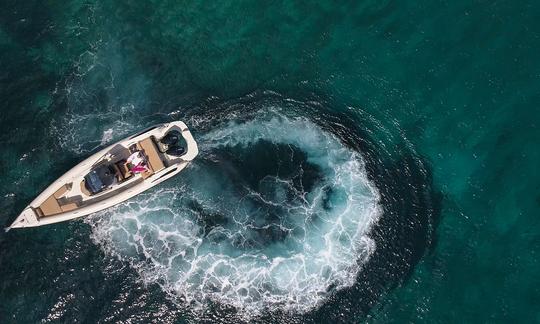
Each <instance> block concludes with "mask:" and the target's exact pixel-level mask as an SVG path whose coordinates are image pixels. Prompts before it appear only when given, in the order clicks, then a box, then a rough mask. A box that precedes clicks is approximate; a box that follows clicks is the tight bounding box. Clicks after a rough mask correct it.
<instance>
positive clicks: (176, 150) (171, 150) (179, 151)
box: [166, 146, 186, 156]
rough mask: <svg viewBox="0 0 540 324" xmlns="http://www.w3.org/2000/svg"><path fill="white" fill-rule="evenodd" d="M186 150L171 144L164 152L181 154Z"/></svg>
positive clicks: (175, 154) (173, 154)
mask: <svg viewBox="0 0 540 324" xmlns="http://www.w3.org/2000/svg"><path fill="white" fill-rule="evenodd" d="M185 152H186V149H185V148H183V147H182V146H171V147H169V148H168V149H167V151H166V153H167V154H169V155H172V156H181V155H183V154H184V153H185Z"/></svg>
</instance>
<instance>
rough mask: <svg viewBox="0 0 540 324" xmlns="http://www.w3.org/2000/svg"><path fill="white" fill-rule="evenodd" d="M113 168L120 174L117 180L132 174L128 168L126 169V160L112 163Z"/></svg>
mask: <svg viewBox="0 0 540 324" xmlns="http://www.w3.org/2000/svg"><path fill="white" fill-rule="evenodd" d="M114 169H115V170H116V173H117V174H118V175H119V176H120V177H119V179H118V180H119V181H122V180H125V179H128V178H130V177H131V176H132V175H133V173H131V171H129V169H128V167H127V165H126V160H122V161H119V162H116V163H115V164H114Z"/></svg>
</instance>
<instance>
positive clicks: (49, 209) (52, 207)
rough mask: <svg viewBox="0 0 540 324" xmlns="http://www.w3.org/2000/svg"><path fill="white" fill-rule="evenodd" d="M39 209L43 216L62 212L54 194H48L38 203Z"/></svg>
mask: <svg viewBox="0 0 540 324" xmlns="http://www.w3.org/2000/svg"><path fill="white" fill-rule="evenodd" d="M39 209H41V212H42V213H43V216H50V215H54V214H59V213H61V212H62V208H60V204H59V203H58V201H57V200H56V198H55V197H54V195H52V196H50V197H49V198H47V200H45V201H44V202H43V203H42V204H41V205H39Z"/></svg>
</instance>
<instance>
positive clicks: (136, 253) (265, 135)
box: [86, 116, 381, 317]
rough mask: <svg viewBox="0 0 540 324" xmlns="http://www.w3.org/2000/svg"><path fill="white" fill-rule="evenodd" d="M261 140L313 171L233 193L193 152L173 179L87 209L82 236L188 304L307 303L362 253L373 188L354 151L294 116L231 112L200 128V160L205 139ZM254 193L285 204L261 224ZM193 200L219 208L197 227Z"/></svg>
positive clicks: (349, 272) (297, 306)
mask: <svg viewBox="0 0 540 324" xmlns="http://www.w3.org/2000/svg"><path fill="white" fill-rule="evenodd" d="M263 139H264V140H266V141H269V142H273V143H281V144H286V145H293V146H295V147H297V148H299V149H301V150H302V151H303V152H305V153H306V155H307V160H308V162H309V163H312V164H314V165H316V166H318V167H319V168H320V170H321V172H322V174H323V176H324V178H323V180H322V181H320V183H318V184H317V185H316V186H315V188H312V189H311V190H310V191H309V192H304V191H303V189H301V190H298V189H294V188H293V186H292V184H291V179H282V178H280V177H278V176H276V175H268V177H266V178H264V182H265V183H264V186H266V187H265V188H269V189H268V190H269V191H270V193H271V194H267V193H262V192H259V191H257V190H254V189H249V190H246V191H245V195H244V196H242V197H239V196H237V195H238V190H234V189H233V188H232V184H231V183H230V182H229V180H228V179H226V178H225V177H224V176H223V175H222V174H221V173H220V172H212V170H209V169H207V167H206V165H207V164H205V163H200V162H199V163H198V162H197V160H196V161H195V163H194V164H193V165H192V169H191V170H188V171H186V172H185V173H184V174H183V175H180V176H179V177H178V178H176V180H172V181H169V182H166V183H165V184H163V185H161V186H160V187H159V189H156V190H153V191H149V192H147V193H144V194H142V195H141V196H139V197H138V198H136V199H133V200H131V201H129V202H127V203H125V204H122V205H119V206H117V207H116V208H114V209H112V210H108V211H105V212H102V213H101V214H98V215H94V216H92V217H89V218H87V219H86V221H87V222H88V223H89V224H90V225H91V226H92V232H93V234H92V238H93V239H94V241H95V242H97V243H98V244H99V245H100V246H101V247H102V248H103V249H104V251H106V252H107V253H109V254H111V255H114V256H117V257H118V258H120V259H121V260H124V261H126V262H129V263H130V264H131V266H132V267H133V268H134V269H136V270H137V271H138V272H139V274H140V275H141V278H142V279H143V280H144V281H145V282H149V283H150V282H153V283H158V284H159V285H160V286H161V287H162V288H163V289H164V291H166V292H167V293H168V294H169V295H170V296H171V297H172V298H173V299H174V300H178V301H182V302H183V303H187V304H188V305H190V307H192V308H195V309H205V307H206V306H207V305H208V302H209V301H214V302H219V303H224V304H227V305H232V306H235V307H236V308H237V309H238V310H239V312H240V313H241V314H244V315H245V316H248V317H249V316H256V315H257V314H260V313H261V312H262V311H264V310H268V309H270V310H272V309H280V310H284V311H291V312H306V311H309V310H311V309H313V308H315V307H317V306H318V305H320V304H321V303H322V302H324V300H326V299H327V298H328V297H329V296H330V295H331V293H332V292H333V291H335V290H339V289H343V288H346V287H350V286H351V285H353V284H354V281H355V278H356V276H357V274H358V272H359V271H360V270H361V268H362V265H363V264H364V263H365V262H366V261H367V260H368V259H369V256H370V255H371V254H372V253H373V251H374V249H375V243H374V241H373V240H372V239H371V238H370V237H369V231H370V229H371V227H372V226H373V224H374V223H375V222H376V221H377V219H378V217H379V216H380V214H381V209H380V207H379V194H378V193H377V190H376V189H375V187H374V186H373V185H372V184H371V183H370V182H369V180H368V178H367V176H366V171H365V168H364V163H363V161H362V158H361V156H360V155H359V154H358V153H357V152H354V151H352V150H350V149H349V148H347V147H345V146H344V145H343V144H342V143H341V142H340V141H339V140H338V139H337V138H336V137H335V136H333V135H332V134H330V133H327V132H324V131H322V130H321V129H320V128H319V127H317V126H316V125H315V124H313V123H312V122H310V121H309V120H307V119H304V118H286V117H283V116H276V117H273V118H269V119H268V118H267V119H257V120H253V121H248V122H244V123H234V122H231V123H229V124H228V125H225V126H222V127H219V128H218V129H215V130H213V131H211V132H209V133H207V134H203V135H202V136H199V138H198V142H199V145H200V148H201V155H200V157H199V161H201V160H207V161H211V158H212V154H213V152H214V151H215V150H216V149H224V148H225V149H227V148H228V147H233V146H234V147H238V146H241V147H245V148H246V149H249V146H250V145H253V144H255V143H256V142H257V141H258V140H263ZM208 163H211V162H208ZM178 183H185V184H183V185H178ZM293 189H294V190H293ZM329 189H331V190H332V196H331V197H330V198H329V197H328V190H329ZM291 191H292V192H294V193H295V195H296V197H295V198H294V199H285V196H286V195H285V194H284V192H291ZM255 200H257V201H260V202H261V203H263V204H266V205H268V206H270V207H272V206H280V208H283V210H285V212H284V214H283V216H280V217H281V218H280V219H279V221H272V222H270V223H268V222H266V220H267V218H265V216H261V215H262V213H263V212H262V211H261V210H260V208H255V207H256V206H254V205H253V201H255ZM194 202H195V203H196V204H198V205H199V206H200V208H199V209H201V208H202V209H203V210H204V211H205V212H206V213H210V214H215V215H219V216H216V222H217V223H216V224H213V226H205V225H204V224H205V222H208V219H203V221H201V217H202V216H201V214H200V210H199V209H197V208H193V203H194ZM323 203H326V204H327V205H326V206H325V207H326V208H323ZM219 217H222V218H225V221H222V222H219V219H217V218H219ZM211 220H212V219H210V221H211ZM261 230H263V231H264V230H267V231H272V230H275V231H277V232H279V233H287V234H286V236H285V237H284V238H283V239H281V240H277V241H271V242H269V243H268V244H260V243H261V241H260V240H257V239H256V240H255V241H253V236H254V235H255V234H254V233H259V232H258V231H261Z"/></svg>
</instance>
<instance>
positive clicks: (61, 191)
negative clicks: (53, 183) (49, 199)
mask: <svg viewBox="0 0 540 324" xmlns="http://www.w3.org/2000/svg"><path fill="white" fill-rule="evenodd" d="M68 190H69V188H68V186H67V185H63V186H62V187H60V189H58V190H56V192H55V193H54V194H53V196H54V198H56V199H58V198H62V196H63V195H64V194H65V193H66V192H68Z"/></svg>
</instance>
